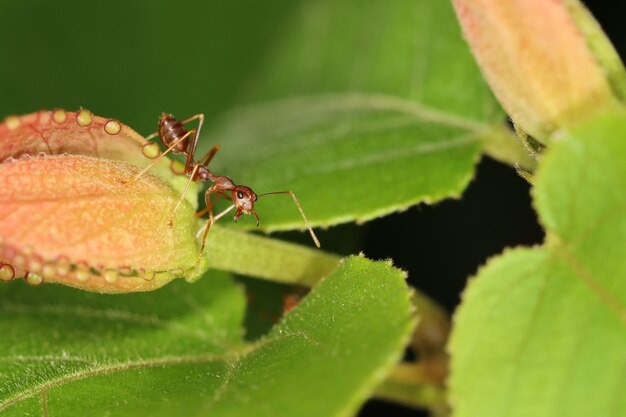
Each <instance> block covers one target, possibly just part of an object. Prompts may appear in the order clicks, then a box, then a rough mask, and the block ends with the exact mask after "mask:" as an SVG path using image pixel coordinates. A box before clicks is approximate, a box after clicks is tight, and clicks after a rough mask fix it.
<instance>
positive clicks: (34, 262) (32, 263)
mask: <svg viewBox="0 0 626 417" xmlns="http://www.w3.org/2000/svg"><path fill="white" fill-rule="evenodd" d="M42 268H43V262H42V261H41V259H39V258H37V257H34V258H32V259H30V260H29V261H28V268H27V269H28V271H29V272H37V273H39V272H41V270H42Z"/></svg>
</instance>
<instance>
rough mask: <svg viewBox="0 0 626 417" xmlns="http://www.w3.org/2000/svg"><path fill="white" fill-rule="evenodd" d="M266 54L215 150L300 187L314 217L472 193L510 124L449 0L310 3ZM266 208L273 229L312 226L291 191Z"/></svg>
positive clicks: (283, 185) (213, 132)
mask: <svg viewBox="0 0 626 417" xmlns="http://www.w3.org/2000/svg"><path fill="white" fill-rule="evenodd" d="M266 55H267V59H266V62H265V63H264V64H263V65H260V66H259V68H256V69H255V72H254V76H252V77H251V79H250V80H248V81H247V82H246V83H245V84H244V86H243V87H242V91H241V92H240V94H239V102H241V103H244V104H251V105H250V106H248V107H244V108H240V109H234V110H232V111H231V112H230V113H227V114H226V115H225V116H224V117H223V118H222V119H221V120H218V121H215V122H213V126H212V127H210V128H208V129H207V130H206V132H210V134H209V137H208V138H207V139H203V144H202V148H203V149H208V147H209V146H210V144H213V143H216V142H219V143H222V144H223V145H224V146H223V147H222V150H221V151H220V154H219V155H218V157H217V158H216V159H215V161H214V162H213V163H212V166H213V167H214V168H215V169H216V170H217V171H218V172H225V173H226V174H227V175H231V176H232V177H233V178H234V179H235V180H236V181H238V182H240V183H242V184H247V185H250V186H252V187H253V188H254V189H255V190H256V191H257V192H258V193H263V192H268V191H273V190H284V189H290V190H292V191H294V192H295V193H296V194H297V196H298V197H299V199H300V200H301V202H302V205H303V207H304V210H305V211H306V213H307V215H308V217H309V218H310V220H311V222H312V223H313V224H314V225H318V226H330V225H334V224H338V223H343V222H348V221H354V220H356V221H359V222H362V221H366V220H369V219H372V218H375V217H378V216H382V215H385V214H388V213H391V212H394V211H398V210H404V209H406V208H408V207H410V206H412V205H415V204H417V203H419V202H426V203H432V202H435V201H438V200H441V199H443V198H447V197H458V196H459V195H460V193H461V192H462V191H463V189H464V188H465V187H466V186H467V183H468V182H469V180H470V178H471V176H472V173H473V167H474V164H475V162H476V160H477V159H478V155H479V153H480V151H481V148H482V144H481V141H482V139H483V138H484V137H485V136H487V135H488V133H487V131H488V130H489V123H490V122H492V121H495V120H497V121H500V120H501V115H500V113H499V112H498V110H497V105H496V104H495V102H494V100H493V98H492V96H491V93H490V92H489V90H488V88H487V87H486V85H485V84H484V82H483V80H482V77H481V76H480V74H479V72H478V70H477V68H476V65H475V63H474V61H473V59H472V57H471V56H470V54H469V51H468V48H467V46H466V44H465V42H464V41H463V39H462V38H461V35H460V33H459V29H458V27H457V23H456V19H455V17H454V14H453V12H452V7H451V4H450V2H447V1H439V0H417V1H416V0H400V1H395V2H393V3H388V2H379V1H363V2H360V3H359V4H358V5H357V4H355V3H354V2H351V1H348V0H322V1H316V2H301V3H298V4H296V5H294V6H293V10H292V11H291V14H290V19H289V21H288V22H287V23H286V24H285V27H284V28H283V29H282V36H281V37H280V38H279V39H277V40H276V41H275V42H274V44H273V45H271V47H270V48H269V50H268V51H267V52H266ZM258 207H259V214H260V215H261V217H262V223H261V227H262V228H264V229H265V230H268V231H273V230H285V229H293V228H302V220H301V219H300V217H299V215H298V212H297V210H296V209H295V207H293V203H292V202H291V201H290V200H289V199H288V198H281V197H276V196H273V197H268V198H267V199H262V200H260V201H259V203H258ZM253 226H254V225H253V222H247V223H246V224H245V227H253Z"/></svg>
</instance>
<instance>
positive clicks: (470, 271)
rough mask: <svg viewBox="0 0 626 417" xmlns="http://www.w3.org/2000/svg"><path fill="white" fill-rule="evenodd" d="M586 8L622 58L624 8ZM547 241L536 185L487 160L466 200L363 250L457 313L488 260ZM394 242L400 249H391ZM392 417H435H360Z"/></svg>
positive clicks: (372, 411)
mask: <svg viewBox="0 0 626 417" xmlns="http://www.w3.org/2000/svg"><path fill="white" fill-rule="evenodd" d="M584 3H585V4H586V5H587V7H588V8H589V9H590V10H591V11H592V13H593V14H594V16H595V17H596V19H597V20H598V21H599V22H600V24H601V25H602V27H603V28H604V30H605V32H606V33H607V35H608V36H609V38H610V39H611V40H612V41H613V43H614V45H615V47H616V48H617V50H618V52H619V53H620V56H622V60H623V59H624V52H625V48H626V44H625V40H626V39H625V37H624V21H623V16H624V14H623V12H622V11H621V10H619V9H620V6H619V5H616V4H615V3H611V2H608V1H586V2H584ZM542 240H543V230H542V229H541V226H540V225H539V224H538V223H537V216H536V215H535V212H534V211H533V209H532V202H531V199H530V186H529V185H528V184H527V183H526V182H525V181H524V180H522V179H521V178H520V177H518V176H517V174H516V173H515V171H514V170H513V169H511V168H510V167H508V166H505V165H502V164H500V163H498V162H495V161H493V160H492V159H489V158H486V157H485V158H483V160H482V161H481V162H480V164H479V165H478V171H477V174H476V177H475V178H474V181H472V183H471V184H470V186H469V187H468V188H467V190H465V193H464V194H463V197H462V198H461V199H460V200H447V201H444V202H441V203H439V204H436V205H434V206H425V205H420V206H419V207H417V208H413V209H411V210H409V211H407V212H405V213H399V214H394V215H391V216H388V217H385V218H382V219H378V220H375V221H373V222H371V223H368V224H367V225H366V238H365V242H364V246H363V248H362V250H363V251H364V252H365V253H366V254H367V256H368V257H371V258H375V259H382V258H393V260H394V263H395V265H397V266H399V267H400V268H403V269H405V270H407V271H408V272H409V282H410V283H411V284H412V285H413V286H415V287H418V288H420V289H421V290H423V291H424V292H425V293H427V294H428V295H430V296H431V297H432V298H434V299H435V300H437V301H439V302H440V303H442V304H443V305H444V306H445V307H446V308H447V309H448V311H453V310H454V308H455V307H456V306H457V304H458V303H459V295H460V294H461V292H462V290H463V288H464V287H465V283H466V281H467V278H468V277H471V276H472V275H474V274H475V273H476V270H477V268H478V267H479V266H480V265H482V264H483V263H485V261H486V260H487V259H488V258H490V257H492V256H494V255H496V254H498V253H500V252H501V251H502V250H503V249H504V248H506V247H511V246H517V245H533V244H540V243H541V242H542ZM389 242H397V245H396V246H395V247H390V246H389ZM415 253H419V254H420V256H419V257H418V256H415ZM450 254H453V256H454V260H453V261H451V260H450V258H449V256H450ZM386 415H393V416H396V417H404V416H407V417H408V416H412V417H417V416H426V415H428V414H426V413H422V412H419V411H415V410H411V409H408V408H404V407H401V406H398V405H395V404H389V403H386V402H383V401H369V402H368V403H367V404H366V405H365V407H364V408H363V410H362V411H361V413H360V414H359V416H360V417H374V416H386Z"/></svg>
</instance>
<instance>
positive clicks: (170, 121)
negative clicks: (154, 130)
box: [159, 113, 189, 153]
mask: <svg viewBox="0 0 626 417" xmlns="http://www.w3.org/2000/svg"><path fill="white" fill-rule="evenodd" d="M186 133H187V129H185V127H184V126H183V124H182V123H181V122H180V120H178V119H177V118H175V117H174V116H172V115H171V114H165V113H163V114H162V115H161V119H160V120H159V136H160V137H161V140H162V141H163V144H164V145H165V146H166V147H168V148H169V147H170V146H171V145H172V144H173V143H174V142H176V140H178V139H180V138H182V137H183V136H184V135H185V134H186ZM187 146H189V137H187V138H185V139H184V140H182V141H181V142H180V143H178V144H176V146H175V147H174V148H173V149H172V152H174V153H186V152H187Z"/></svg>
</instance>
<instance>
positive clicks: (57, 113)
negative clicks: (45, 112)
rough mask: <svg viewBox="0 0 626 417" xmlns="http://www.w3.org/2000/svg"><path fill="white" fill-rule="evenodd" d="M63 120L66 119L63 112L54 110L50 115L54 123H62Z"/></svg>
mask: <svg viewBox="0 0 626 417" xmlns="http://www.w3.org/2000/svg"><path fill="white" fill-rule="evenodd" d="M65 119H67V114H65V111H63V110H55V111H54V113H53V114H52V120H54V121H55V122H56V123H59V124H60V123H63V122H64V121H65Z"/></svg>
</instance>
